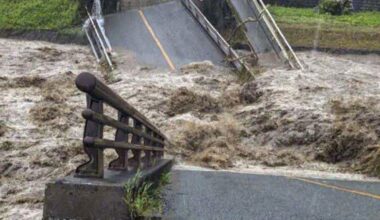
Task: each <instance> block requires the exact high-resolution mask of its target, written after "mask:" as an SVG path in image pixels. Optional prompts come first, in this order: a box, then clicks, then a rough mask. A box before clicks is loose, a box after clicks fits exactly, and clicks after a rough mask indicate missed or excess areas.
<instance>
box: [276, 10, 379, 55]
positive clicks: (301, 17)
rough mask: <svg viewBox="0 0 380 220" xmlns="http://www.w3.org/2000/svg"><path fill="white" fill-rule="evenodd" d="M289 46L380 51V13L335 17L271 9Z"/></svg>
mask: <svg viewBox="0 0 380 220" xmlns="http://www.w3.org/2000/svg"><path fill="white" fill-rule="evenodd" d="M269 10H270V12H271V13H272V14H273V17H274V18H275V20H276V22H277V23H278V25H279V26H280V28H281V29H282V30H283V32H284V34H285V35H286V37H287V39H288V40H289V42H290V44H292V45H293V46H296V47H306V48H311V47H315V46H316V45H315V42H316V41H317V43H318V44H317V47H319V48H328V49H348V50H365V51H380V40H379V39H380V12H355V13H352V14H349V15H341V16H332V15H328V14H319V13H317V12H315V11H314V9H305V8H287V7H279V6H271V7H269Z"/></svg>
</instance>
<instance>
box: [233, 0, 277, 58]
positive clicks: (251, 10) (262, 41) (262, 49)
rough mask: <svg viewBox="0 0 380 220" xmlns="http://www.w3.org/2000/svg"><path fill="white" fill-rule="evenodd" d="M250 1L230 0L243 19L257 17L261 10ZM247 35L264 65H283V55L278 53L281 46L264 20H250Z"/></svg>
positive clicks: (246, 25) (247, 24)
mask: <svg viewBox="0 0 380 220" xmlns="http://www.w3.org/2000/svg"><path fill="white" fill-rule="evenodd" d="M249 1H252V0H230V2H231V5H232V7H233V8H234V10H235V11H236V13H237V15H238V16H239V18H240V20H241V21H245V20H247V19H248V18H253V19H257V18H259V17H260V12H259V11H258V9H257V8H255V7H254V5H253V4H250V3H249ZM245 27H246V29H247V37H248V40H249V42H250V43H251V45H252V46H253V48H254V50H255V52H256V53H257V55H258V57H259V62H260V64H261V65H264V66H279V65H283V61H282V59H281V57H279V56H278V55H277V53H276V51H277V52H279V51H280V48H279V47H278V45H277V44H275V43H274V42H273V41H272V40H271V35H270V32H269V30H268V28H267V27H266V26H265V24H264V22H262V21H261V22H248V23H246V24H245Z"/></svg>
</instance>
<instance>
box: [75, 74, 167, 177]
mask: <svg viewBox="0 0 380 220" xmlns="http://www.w3.org/2000/svg"><path fill="white" fill-rule="evenodd" d="M75 83H76V86H77V87H78V89H79V90H81V91H83V92H85V93H86V94H87V96H86V97H87V109H85V110H84V111H83V112H82V116H83V117H84V118H85V119H86V124H85V128H84V137H83V146H84V150H85V152H86V154H87V155H88V157H89V160H88V161H87V162H86V163H84V164H82V165H80V166H79V167H78V168H77V169H76V176H78V177H99V178H101V177H103V174H104V161H103V150H104V149H105V148H113V149H115V150H116V153H117V154H118V158H117V159H115V160H113V161H111V162H110V163H109V169H111V170H125V171H127V170H128V169H132V170H137V169H144V168H148V167H151V166H154V165H155V164H156V162H157V161H158V159H160V158H162V157H163V154H164V146H165V144H166V142H167V138H166V137H165V135H164V134H163V133H161V132H160V130H159V129H158V128H156V127H155V126H154V125H153V124H152V123H151V122H149V120H148V119H147V118H146V117H145V116H144V115H142V114H141V113H140V112H138V111H137V110H136V109H135V108H134V107H132V106H131V105H130V104H128V103H127V102H126V101H125V100H124V99H123V98H121V97H120V96H119V95H117V94H116V93H115V92H114V91H112V90H111V89H110V88H109V87H108V86H107V85H105V84H104V83H102V82H101V81H100V80H98V79H97V78H96V77H95V76H94V75H92V74H90V73H81V74H79V75H78V77H77V78H76V81H75ZM104 103H105V104H108V105H109V106H111V107H112V108H114V109H116V110H117V111H118V118H117V119H113V118H111V117H110V116H107V115H105V114H103V104H104ZM104 126H110V127H113V128H116V133H115V139H114V140H108V139H105V138H103V127H104ZM129 150H131V151H132V157H131V158H129V157H128V152H129ZM142 154H144V157H142V156H143V155H142Z"/></svg>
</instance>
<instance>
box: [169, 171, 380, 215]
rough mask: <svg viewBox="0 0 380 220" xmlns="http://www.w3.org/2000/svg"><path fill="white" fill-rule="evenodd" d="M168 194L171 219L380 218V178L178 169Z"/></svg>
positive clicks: (174, 173)
mask: <svg viewBox="0 0 380 220" xmlns="http://www.w3.org/2000/svg"><path fill="white" fill-rule="evenodd" d="M165 198H166V208H165V211H164V213H165V214H164V216H165V217H164V218H165V219H190V220H191V219H268V220H275V219H281V220H284V219H285V220H286V219H292V220H296V219H297V220H298V219H299V220H301V219H302V220H305V219H312V220H314V219H315V220H317V219H318V220H351V219H355V220H360V219H363V220H364V219H365V220H379V219H380V183H368V182H352V181H334V180H316V179H304V178H300V179H296V178H290V177H282V176H265V175H254V174H239V173H231V172H209V171H189V170H173V174H172V184H170V185H168V187H167V189H166V191H165Z"/></svg>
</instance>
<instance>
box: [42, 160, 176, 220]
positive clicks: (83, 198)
mask: <svg viewBox="0 0 380 220" xmlns="http://www.w3.org/2000/svg"><path fill="white" fill-rule="evenodd" d="M171 166H172V160H160V161H159V162H158V163H157V165H156V166H154V167H152V168H147V169H145V170H143V171H141V174H142V179H143V180H150V181H155V180H158V178H159V177H160V175H161V174H162V173H163V172H167V171H169V170H170V168H171ZM133 175H134V173H132V172H120V171H111V170H105V173H104V178H103V179H100V178H76V177H74V176H73V175H71V176H67V177H65V178H63V179H60V180H57V181H55V182H53V183H48V184H47V186H46V190H45V201H44V210H43V219H98V220H101V219H107V220H108V219H129V217H130V215H129V213H128V210H127V206H126V204H125V202H124V199H123V197H124V189H123V187H124V184H125V183H126V182H127V181H128V180H129V179H130V178H131V177H132V176H133Z"/></svg>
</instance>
